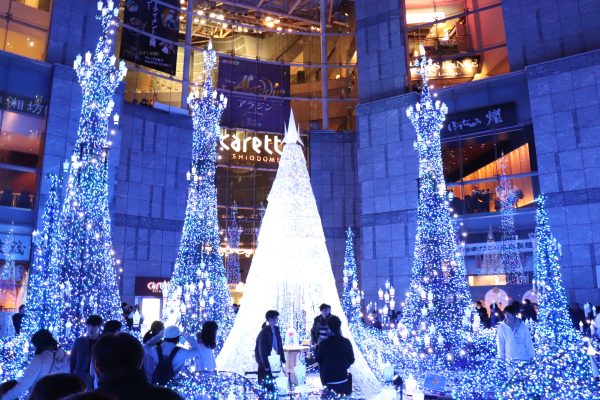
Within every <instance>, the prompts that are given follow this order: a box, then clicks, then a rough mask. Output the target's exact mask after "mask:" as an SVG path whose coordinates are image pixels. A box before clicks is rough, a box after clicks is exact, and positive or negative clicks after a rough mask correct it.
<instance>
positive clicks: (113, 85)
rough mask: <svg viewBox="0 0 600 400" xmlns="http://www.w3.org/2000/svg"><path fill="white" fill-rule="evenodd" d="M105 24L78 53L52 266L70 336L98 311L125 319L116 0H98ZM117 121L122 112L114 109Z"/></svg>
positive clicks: (121, 70) (63, 330)
mask: <svg viewBox="0 0 600 400" xmlns="http://www.w3.org/2000/svg"><path fill="white" fill-rule="evenodd" d="M99 11H100V12H101V15H100V16H99V17H98V19H99V20H100V22H101V24H102V35H101V37H100V38H99V41H98V44H97V46H96V50H95V53H94V54H93V55H92V54H91V53H89V52H88V53H87V54H86V55H85V58H84V59H82V58H81V56H77V58H76V60H75V63H74V68H75V71H76V73H77V78H78V81H79V84H80V85H81V89H82V92H83V102H82V107H81V117H80V119H79V129H78V132H77V142H76V144H75V148H74V150H73V153H72V156H71V165H70V169H69V171H68V174H67V178H66V180H65V181H64V183H65V184H66V187H65V196H64V201H63V203H62V210H61V215H60V220H59V227H58V232H57V233H56V240H55V242H54V245H53V248H52V254H51V257H50V262H49V264H50V265H49V268H50V269H55V268H61V269H62V271H63V274H62V277H61V279H60V288H61V296H62V298H63V299H64V301H63V302H62V310H61V314H62V323H63V326H60V327H59V331H57V334H58V336H59V337H61V338H63V339H66V340H67V341H71V340H72V339H74V338H75V337H77V336H79V335H81V334H83V332H84V330H85V320H86V318H87V317H88V316H90V315H92V314H99V315H100V316H102V317H103V318H104V319H105V320H108V319H121V318H122V317H121V303H120V296H119V284H118V280H119V278H118V275H117V271H116V268H117V264H118V262H117V261H116V260H115V257H114V251H113V249H112V235H111V218H110V212H109V207H108V203H109V201H108V195H109V190H108V152H109V149H110V146H111V144H112V143H111V140H110V137H111V133H114V131H110V132H109V118H110V116H111V114H112V111H113V108H114V101H113V96H114V92H115V90H116V89H117V87H118V86H119V84H120V83H121V81H122V80H123V78H124V76H125V74H126V68H125V63H124V62H123V61H121V63H120V65H119V66H118V67H115V62H116V59H115V57H114V55H112V51H113V41H114V36H115V30H116V28H117V23H116V17H115V16H116V15H118V7H117V8H114V4H113V2H112V1H109V2H108V3H107V4H106V5H104V6H103V5H102V3H101V2H99ZM114 120H115V123H117V122H118V116H116V115H115V118H114Z"/></svg>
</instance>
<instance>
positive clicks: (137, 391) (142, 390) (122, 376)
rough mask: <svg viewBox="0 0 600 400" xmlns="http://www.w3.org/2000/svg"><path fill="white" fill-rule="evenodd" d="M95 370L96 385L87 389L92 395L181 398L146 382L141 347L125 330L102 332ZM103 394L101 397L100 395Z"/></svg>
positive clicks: (129, 399)
mask: <svg viewBox="0 0 600 400" xmlns="http://www.w3.org/2000/svg"><path fill="white" fill-rule="evenodd" d="M92 360H93V363H94V370H95V371H96V373H97V374H98V377H99V379H98V389H96V390H95V391H93V392H89V393H90V395H96V396H97V397H95V398H111V399H113V400H183V398H182V397H181V396H180V395H179V394H178V393H176V392H175V391H173V390H171V389H167V388H165V387H160V386H155V385H152V384H150V383H148V380H147V379H146V374H145V373H144V371H143V370H142V363H143V361H144V349H143V348H142V345H141V344H140V342H139V340H137V339H136V338H135V337H133V336H131V335H130V334H128V333H118V334H116V335H107V336H103V337H101V338H100V339H99V340H98V343H96V345H95V346H94V351H93V355H92ZM100 395H102V397H100Z"/></svg>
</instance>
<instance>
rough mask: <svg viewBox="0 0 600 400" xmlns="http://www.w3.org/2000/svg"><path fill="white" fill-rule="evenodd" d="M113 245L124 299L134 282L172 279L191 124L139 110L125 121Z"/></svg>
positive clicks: (127, 111)
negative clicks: (119, 260)
mask: <svg viewBox="0 0 600 400" xmlns="http://www.w3.org/2000/svg"><path fill="white" fill-rule="evenodd" d="M121 121H122V122H121V136H122V142H121V143H122V145H121V154H120V160H119V170H118V174H117V185H116V187H115V196H114V214H115V217H114V221H113V225H114V231H113V239H114V246H115V251H116V252H117V255H118V256H120V257H121V258H122V260H123V265H124V276H123V299H124V301H128V302H132V301H133V296H134V284H135V277H136V276H148V277H164V278H169V277H170V276H171V272H172V270H173V266H174V264H175V259H176V257H177V249H178V247H179V239H180V237H181V229H182V227H183V220H184V218H185V207H186V200H187V181H186V178H185V173H186V171H188V169H189V164H190V161H191V158H192V154H191V144H192V120H191V118H189V117H186V116H181V115H174V114H169V113H166V112H163V111H158V110H154V109H152V108H148V107H144V106H141V105H136V104H125V105H124V107H123V114H122V116H121Z"/></svg>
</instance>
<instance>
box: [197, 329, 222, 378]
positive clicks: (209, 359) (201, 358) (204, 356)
mask: <svg viewBox="0 0 600 400" xmlns="http://www.w3.org/2000/svg"><path fill="white" fill-rule="evenodd" d="M218 329H219V326H218V325H217V323H216V322H215V321H206V322H205V323H204V324H203V325H202V331H200V332H199V333H197V334H196V339H197V340H198V345H199V346H200V351H199V354H198V357H196V371H215V370H216V369H217V363H216V362H215V355H214V353H213V351H214V349H215V347H217V330H218Z"/></svg>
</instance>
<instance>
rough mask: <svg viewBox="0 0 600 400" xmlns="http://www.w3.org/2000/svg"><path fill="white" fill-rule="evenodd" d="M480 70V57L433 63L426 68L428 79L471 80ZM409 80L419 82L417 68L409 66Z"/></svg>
mask: <svg viewBox="0 0 600 400" xmlns="http://www.w3.org/2000/svg"><path fill="white" fill-rule="evenodd" d="M480 69H481V57H480V56H474V57H465V58H461V59H458V60H445V61H433V62H432V63H431V64H429V65H428V66H427V76H428V78H429V79H448V78H472V77H474V76H475V74H477V73H479V72H480ZM410 78H411V79H412V80H415V81H416V80H419V76H418V74H417V67H416V66H414V65H412V64H411V66H410Z"/></svg>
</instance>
